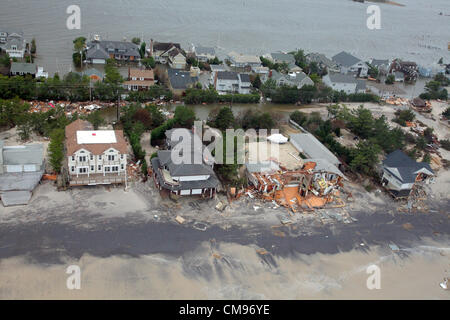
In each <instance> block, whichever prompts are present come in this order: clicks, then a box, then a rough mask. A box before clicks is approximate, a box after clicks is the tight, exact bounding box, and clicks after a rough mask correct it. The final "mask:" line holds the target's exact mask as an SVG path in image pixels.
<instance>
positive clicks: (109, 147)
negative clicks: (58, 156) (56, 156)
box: [65, 119, 128, 186]
mask: <svg viewBox="0 0 450 320" xmlns="http://www.w3.org/2000/svg"><path fill="white" fill-rule="evenodd" d="M66 156H67V167H66V168H65V169H66V170H67V173H68V176H69V184H70V185H71V186H77V185H97V184H113V183H126V172H127V159H128V148H127V143H126V141H125V138H124V136H123V131H121V130H94V128H93V126H92V125H91V124H90V123H89V122H88V121H84V120H80V119H78V120H76V121H74V122H72V123H71V124H69V125H68V126H67V127H66Z"/></svg>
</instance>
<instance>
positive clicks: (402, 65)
mask: <svg viewBox="0 0 450 320" xmlns="http://www.w3.org/2000/svg"><path fill="white" fill-rule="evenodd" d="M396 72H401V73H403V75H404V77H403V79H404V81H406V82H412V81H416V80H417V78H418V76H419V66H418V65H417V63H415V62H412V61H402V60H400V59H395V60H394V61H392V63H391V66H390V73H391V74H394V75H395V73H396ZM399 77H400V74H398V75H396V79H399Z"/></svg>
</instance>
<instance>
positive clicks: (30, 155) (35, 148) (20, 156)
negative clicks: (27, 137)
mask: <svg viewBox="0 0 450 320" xmlns="http://www.w3.org/2000/svg"><path fill="white" fill-rule="evenodd" d="M43 162H44V147H43V145H42V144H31V145H27V146H14V147H5V146H4V147H3V164H4V165H27V164H35V165H39V166H40V165H42V163H43Z"/></svg>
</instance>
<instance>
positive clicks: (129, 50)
mask: <svg viewBox="0 0 450 320" xmlns="http://www.w3.org/2000/svg"><path fill="white" fill-rule="evenodd" d="M108 59H114V60H119V61H126V62H133V61H139V60H140V59H141V55H140V53H139V46H137V45H136V44H134V43H132V42H126V41H92V42H89V43H88V44H87V48H86V60H87V62H88V63H92V64H105V63H106V60H108Z"/></svg>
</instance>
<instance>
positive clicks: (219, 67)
mask: <svg viewBox="0 0 450 320" xmlns="http://www.w3.org/2000/svg"><path fill="white" fill-rule="evenodd" d="M210 67H211V71H212V72H214V71H229V70H230V67H229V66H227V65H226V64H212V65H210Z"/></svg>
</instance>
